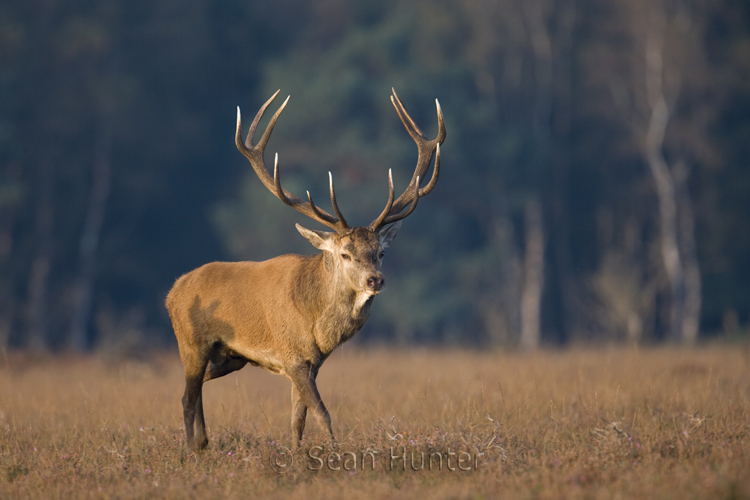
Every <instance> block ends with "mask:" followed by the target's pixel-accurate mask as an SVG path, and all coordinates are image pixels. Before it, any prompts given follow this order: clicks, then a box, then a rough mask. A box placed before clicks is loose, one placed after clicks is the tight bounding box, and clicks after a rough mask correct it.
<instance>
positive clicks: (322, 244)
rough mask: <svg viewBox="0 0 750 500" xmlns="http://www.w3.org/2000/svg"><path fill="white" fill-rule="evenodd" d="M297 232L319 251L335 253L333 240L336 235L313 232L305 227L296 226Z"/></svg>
mask: <svg viewBox="0 0 750 500" xmlns="http://www.w3.org/2000/svg"><path fill="white" fill-rule="evenodd" d="M296 226H297V231H299V234H301V235H302V236H304V237H305V239H306V240H307V241H309V242H310V243H312V245H313V246H314V247H315V248H317V249H319V250H326V251H328V252H332V251H333V240H334V238H335V237H336V233H328V232H325V231H313V230H312V229H305V228H304V227H302V226H300V225H299V224H296Z"/></svg>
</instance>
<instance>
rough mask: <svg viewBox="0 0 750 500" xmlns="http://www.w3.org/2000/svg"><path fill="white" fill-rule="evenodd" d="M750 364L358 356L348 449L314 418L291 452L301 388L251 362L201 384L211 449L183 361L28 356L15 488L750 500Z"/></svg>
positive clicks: (3, 380)
mask: <svg viewBox="0 0 750 500" xmlns="http://www.w3.org/2000/svg"><path fill="white" fill-rule="evenodd" d="M749 368H750V351H748V349H747V347H744V346H743V347H738V346H733V347H726V346H725V347H707V348H703V349H697V350H675V349H672V350H669V349H648V350H632V349H625V348H618V349H612V350H572V351H564V352H542V353H538V354H533V355H523V354H510V353H503V352H484V353H477V352H463V351H458V352H453V351H422V350H406V351H395V350H394V351H366V350H357V349H354V348H353V347H351V346H344V347H343V348H340V349H339V350H338V351H336V352H335V353H334V355H333V356H332V358H331V359H329V360H328V362H327V363H326V365H325V366H324V367H323V369H322V370H321V374H320V377H319V387H320V390H321V394H322V396H323V399H324V401H325V402H326V403H327V405H328V408H329V410H330V411H331V415H332V418H333V423H334V432H335V433H336V435H337V437H338V438H339V440H340V442H341V445H340V447H339V448H337V449H336V451H335V453H332V451H331V450H330V449H329V448H327V447H325V445H324V441H323V435H322V434H320V433H319V432H318V430H317V429H316V428H315V424H314V422H309V426H308V429H307V431H306V439H307V442H306V443H305V444H304V446H303V447H302V448H301V449H300V450H299V451H297V452H295V453H293V454H292V453H291V452H288V451H287V450H286V448H284V445H286V446H289V445H290V441H291V432H290V425H289V420H290V386H289V382H287V381H286V379H285V378H283V377H279V376H273V375H269V374H266V373H265V372H263V371H261V370H260V369H258V368H252V367H250V368H245V369H244V370H242V371H241V372H239V373H237V374H232V375H229V376H227V377H225V378H224V379H220V380H217V381H211V382H209V383H208V384H206V386H204V402H205V406H206V417H207V421H208V427H209V438H210V439H211V443H210V445H209V449H208V450H207V451H205V452H203V453H201V454H199V455H197V456H196V455H194V454H189V453H187V451H186V449H185V444H184V434H183V429H182V428H181V425H182V424H181V404H180V398H181V395H182V388H183V387H182V371H181V370H182V369H181V366H180V363H179V359H178V358H177V356H176V355H172V354H165V355H159V356H154V357H153V358H151V359H149V360H148V361H147V362H143V361H122V360H120V361H117V360H111V359H106V358H102V357H92V358H83V359H57V358H52V359H48V360H39V359H37V360H34V361H29V360H25V359H24V358H23V357H21V356H16V357H13V356H11V357H10V359H8V360H6V361H5V363H4V365H3V366H2V368H0V497H1V498H133V497H135V498H208V497H221V498H243V499H244V498H252V497H257V496H262V497H279V498H286V497H289V498H300V499H302V498H319V497H326V498H343V497H347V498H348V497H354V498H362V497H370V498H392V497H396V498H415V497H423V498H675V499H677V498H679V499H686V498H687V499H690V498H695V499H699V498H706V499H717V498H727V499H729V498H750V437H749V436H748V427H749V426H750V370H749ZM368 451H371V452H373V453H372V454H367V452H368ZM449 453H450V454H449ZM310 455H312V456H313V457H315V458H311V457H310ZM363 455H364V457H363ZM422 456H424V469H421V468H420V464H421V463H422ZM372 457H375V458H374V459H373V458H372ZM394 457H396V458H394ZM404 457H406V460H404ZM430 457H431V458H432V460H430ZM441 457H442V460H443V465H442V470H438V469H439V467H438V465H439V459H440V458H441ZM363 458H364V461H363ZM373 462H374V470H373V466H372V464H373ZM412 464H413V465H412ZM430 465H432V470H430ZM414 468H416V469H418V470H414ZM310 469H319V470H310ZM347 469H348V470H347ZM451 469H454V470H451ZM461 469H468V470H461Z"/></svg>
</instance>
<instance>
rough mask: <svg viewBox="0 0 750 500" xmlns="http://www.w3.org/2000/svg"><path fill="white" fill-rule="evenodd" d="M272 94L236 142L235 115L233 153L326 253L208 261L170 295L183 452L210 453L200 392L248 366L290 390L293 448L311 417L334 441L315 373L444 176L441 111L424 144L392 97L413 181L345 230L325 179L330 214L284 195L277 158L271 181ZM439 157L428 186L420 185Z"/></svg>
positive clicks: (359, 318)
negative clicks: (401, 232)
mask: <svg viewBox="0 0 750 500" xmlns="http://www.w3.org/2000/svg"><path fill="white" fill-rule="evenodd" d="M278 94H279V92H276V93H275V94H274V95H273V96H272V97H271V98H270V99H269V100H268V101H267V102H266V103H265V104H264V105H263V107H261V108H260V111H258V114H257V115H256V116H255V120H253V123H252V125H250V130H249V131H248V133H247V139H246V140H245V142H244V144H243V142H242V132H241V128H242V127H241V119H240V110H239V107H238V108H237V132H236V137H235V140H236V143H237V148H238V149H239V150H240V152H241V153H242V154H243V155H245V157H246V158H247V159H248V160H249V161H250V164H251V165H252V167H253V169H254V170H255V173H256V174H258V177H259V178H260V180H261V181H262V182H263V184H264V185H265V186H266V187H267V188H268V189H269V190H270V191H271V192H272V193H273V194H274V195H275V196H276V197H278V198H279V199H280V200H281V201H283V202H284V203H286V204H287V205H289V206H291V207H292V208H294V209H295V210H298V211H300V212H302V213H303V214H305V215H307V216H308V217H310V218H312V219H314V220H316V221H318V222H320V223H321V224H323V225H325V226H328V227H330V228H331V229H333V230H334V231H335V232H323V231H313V230H310V229H305V228H303V227H302V226H300V225H299V224H298V225H297V230H298V231H299V232H300V233H301V234H302V236H304V237H305V238H306V239H307V240H308V241H310V243H312V245H313V246H314V247H316V248H318V249H320V250H322V251H323V252H322V253H320V254H318V255H315V256H301V255H282V256H280V257H276V258H273V259H270V260H267V261H265V262H213V263H211V264H206V265H204V266H202V267H199V268H198V269H196V270H194V271H192V272H189V273H187V274H185V275H184V276H182V277H181V278H179V279H178V280H177V282H176V283H175V284H174V286H173V287H172V290H171V291H170V292H169V295H168V296H167V301H166V305H167V309H168V310H169V316H170V317H171V319H172V325H173V327H174V333H175V336H176V337H177V343H178V344H179V349H180V358H181V359H182V365H183V367H184V369H185V394H184V396H183V398H182V406H183V413H184V418H185V433H186V434H187V444H188V447H189V448H190V449H191V450H200V449H203V448H205V447H206V445H207V444H208V438H207V437H206V423H205V418H204V416H203V397H202V387H203V383H204V382H206V381H208V380H211V379H215V378H218V377H221V376H223V375H226V374H228V373H231V372H233V371H235V370H239V369H240V368H242V367H243V366H245V364H246V363H250V364H252V365H255V366H260V367H262V368H265V369H266V370H268V371H271V372H273V373H279V374H283V375H285V376H286V377H287V378H288V379H289V380H290V381H291V382H292V432H293V435H294V438H295V441H294V443H295V446H297V445H299V442H300V440H301V439H302V432H303V430H304V428H305V417H306V416H307V411H308V409H309V410H310V411H311V412H312V414H313V415H314V416H315V420H316V421H317V422H318V425H320V427H321V429H322V430H323V431H324V432H327V433H328V435H329V436H330V439H331V441H333V442H335V441H334V436H333V432H332V431H331V418H330V416H329V414H328V410H326V407H325V405H324V404H323V401H321V399H320V394H319V392H318V388H317V386H316V384H315V379H316V377H317V375H318V370H319V369H320V367H321V365H322V364H323V362H324V361H325V359H326V358H327V357H328V356H329V355H330V354H331V352H332V351H333V350H334V349H335V348H336V347H337V346H338V345H339V344H341V343H342V342H345V341H346V340H348V339H350V338H351V337H352V336H353V335H354V334H355V333H357V332H358V331H359V330H360V329H361V328H362V326H363V325H364V324H365V321H367V318H368V316H369V315H370V307H371V305H372V300H373V298H374V297H375V295H377V294H378V293H379V292H380V291H381V290H382V289H383V285H384V284H385V280H384V278H383V274H382V273H381V272H380V266H381V264H382V262H383V254H384V252H383V251H384V249H385V248H387V247H388V246H389V245H390V244H391V242H392V241H393V238H395V237H396V233H397V232H398V229H399V227H400V226H401V220H402V219H403V218H405V217H407V216H408V215H409V214H411V213H412V212H413V211H414V208H415V207H416V206H417V201H418V200H419V198H420V197H421V196H424V195H426V194H427V193H429V192H430V191H431V190H432V188H433V187H434V186H435V183H436V182H437V179H438V173H439V170H440V144H441V143H442V142H443V141H444V140H445V124H444V123H443V114H442V111H441V110H440V104H439V103H438V102H437V100H436V101H435V102H436V105H437V115H438V129H439V130H438V135H437V137H436V138H435V139H434V140H431V141H430V140H427V138H426V137H425V136H424V134H423V133H422V131H421V130H420V129H419V127H417V125H416V124H415V123H414V120H412V118H411V117H410V116H409V114H408V113H407V111H406V108H405V107H404V105H403V104H402V103H401V101H400V100H399V98H398V96H397V95H396V92H395V91H394V92H393V95H392V96H391V102H392V103H393V106H394V107H395V108H396V112H397V113H398V115H399V117H400V118H401V121H402V122H403V124H404V126H405V127H406V130H407V131H408V132H409V135H410V136H411V137H412V138H413V139H414V141H415V142H416V144H417V148H418V151H419V154H418V158H417V167H416V169H415V171H414V175H413V176H412V179H411V182H410V183H409V185H408V186H407V188H406V190H405V191H404V193H403V194H401V196H399V197H398V198H395V199H394V192H393V177H392V175H391V172H390V171H389V173H388V202H387V203H386V206H385V209H384V210H383V212H382V213H381V214H380V215H379V216H378V217H377V219H375V220H374V221H373V222H372V223H371V224H370V225H369V226H366V227H354V228H352V227H349V225H348V224H347V223H346V220H345V219H344V216H343V215H342V214H341V211H340V210H339V207H338V205H337V203H336V195H335V193H334V191H333V179H332V177H331V175H330V173H329V181H330V195H331V206H332V207H333V212H334V213H335V215H331V214H329V213H328V212H325V211H324V210H322V209H320V208H319V207H317V206H316V205H315V203H313V200H312V198H311V197H310V193H309V192H308V193H307V199H308V200H309V201H303V200H301V199H299V198H297V197H296V196H294V195H293V194H291V193H290V192H288V191H287V190H286V189H284V188H282V187H281V181H280V179H279V156H278V154H277V155H276V161H275V162H274V170H273V178H272V177H271V176H270V175H269V172H268V169H267V168H266V165H265V162H264V160H263V150H264V149H265V147H266V144H267V143H268V139H269V137H270V136H271V132H272V131H273V128H274V125H275V124H276V120H277V119H278V118H279V115H281V112H282V111H283V110H284V107H285V106H286V105H287V103H288V102H289V98H287V100H286V101H284V104H282V105H281V107H280V108H279V110H278V111H276V113H275V114H274V115H273V118H271V121H270V122H269V124H268V126H267V127H266V130H265V132H263V136H262V137H261V138H260V141H259V142H258V144H257V145H255V146H253V136H254V133H255V129H256V128H257V126H258V122H259V121H260V119H261V117H262V116H263V113H264V112H265V111H266V108H267V107H268V106H269V105H270V104H271V102H273V100H274V99H275V98H276V96H277V95H278ZM433 156H434V157H435V166H434V168H433V173H432V178H431V179H430V182H429V183H428V184H427V185H425V186H424V187H420V180H421V179H424V175H425V173H426V172H427V169H428V168H429V166H430V164H431V163H432V158H433Z"/></svg>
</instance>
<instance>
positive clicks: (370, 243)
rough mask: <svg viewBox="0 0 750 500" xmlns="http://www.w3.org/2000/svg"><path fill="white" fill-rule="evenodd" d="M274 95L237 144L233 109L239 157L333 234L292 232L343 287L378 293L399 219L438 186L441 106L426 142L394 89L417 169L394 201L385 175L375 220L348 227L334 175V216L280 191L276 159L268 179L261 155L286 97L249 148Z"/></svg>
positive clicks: (442, 130) (239, 129) (278, 193)
mask: <svg viewBox="0 0 750 500" xmlns="http://www.w3.org/2000/svg"><path fill="white" fill-rule="evenodd" d="M278 94H279V91H277V92H276V93H275V94H274V95H273V96H271V98H270V99H269V100H268V101H266V103H265V104H264V105H263V106H262V107H261V108H260V110H259V111H258V114H257V115H256V116H255V119H254V120H253V123H252V124H251V125H250V130H249V131H248V133H247V138H246V139H245V141H244V143H243V141H242V120H241V117H240V109H239V107H238V108H237V132H236V135H235V142H236V144H237V148H238V149H239V150H240V152H241V153H242V154H243V155H245V157H246V158H247V159H248V160H249V161H250V164H251V165H252V167H253V170H255V173H256V174H257V175H258V177H259V178H260V180H261V181H262V182H263V184H264V185H265V186H266V188H268V189H269V190H270V191H271V192H272V193H273V194H274V195H275V196H276V197H278V198H279V199H280V200H281V201H282V202H284V203H285V204H287V205H289V206H291V207H292V208H294V209H295V210H297V211H299V212H301V213H303V214H305V215H307V216H308V217H310V218H312V219H314V220H316V221H318V222H320V223H321V224H324V225H326V226H328V227H330V228H331V229H333V230H334V232H325V231H313V230H310V229H305V228H304V227H302V226H300V225H299V224H297V230H299V232H300V233H301V234H302V236H304V237H305V238H307V240H308V241H310V243H312V244H313V246H314V247H316V248H318V249H320V250H323V251H324V252H327V255H326V262H329V263H330V265H332V266H334V268H335V269H336V270H337V271H339V272H340V273H339V274H340V275H343V276H344V277H345V279H346V280H347V282H348V285H349V286H350V287H351V288H352V289H353V290H357V291H361V292H364V293H366V294H369V295H375V294H377V293H378V292H380V290H381V289H382V288H383V285H384V284H385V280H384V279H383V274H382V273H381V272H380V266H381V264H382V262H383V255H384V251H385V249H386V248H388V246H390V244H391V242H392V241H393V239H394V238H395V237H396V233H397V232H398V229H399V228H400V227H401V220H402V219H404V218H406V217H407V216H409V215H410V214H411V213H412V212H413V211H414V209H415V208H416V207H417V202H418V201H419V198H420V197H422V196H424V195H426V194H427V193H429V192H430V191H432V188H433V187H435V184H436V183H437V179H438V175H439V173H440V144H442V143H443V141H444V140H445V135H446V134H445V124H444V122H443V112H442V111H441V109H440V103H439V102H438V101H437V99H436V100H435V105H436V107H437V116H438V135H437V137H436V138H435V139H433V140H428V139H427V138H426V137H425V135H424V134H423V133H422V131H421V130H420V129H419V127H417V125H416V124H415V123H414V120H412V118H411V116H409V113H408V112H407V111H406V108H405V107H404V105H403V104H402V103H401V100H400V99H399V98H398V96H397V95H396V91H395V90H393V95H392V96H391V102H392V103H393V106H394V107H395V108H396V112H397V113H398V116H399V117H400V118H401V122H402V123H403V124H404V127H406V130H407V132H409V135H410V136H411V137H412V139H414V142H415V143H416V144H417V149H418V153H419V154H418V157H417V166H416V168H415V169H414V174H413V175H412V178H411V181H410V182H409V185H408V186H407V187H406V189H405V190H404V192H403V193H402V194H401V196H399V197H398V198H396V197H395V194H394V188H393V175H392V173H391V171H390V170H389V171H388V201H387V203H386V206H385V208H384V209H383V211H382V212H381V213H380V215H379V216H378V217H377V218H376V219H375V220H374V221H372V222H371V223H370V224H369V225H368V226H364V227H354V228H351V227H349V225H348V224H347V222H346V219H344V216H343V215H342V214H341V211H340V210H339V206H338V204H337V203H336V193H335V191H334V188H333V176H332V175H331V173H330V172H329V173H328V179H329V190H330V196H331V207H332V208H333V212H334V214H335V215H331V214H329V213H328V212H326V211H325V210H322V209H320V208H318V207H317V206H316V205H315V203H314V202H313V200H312V197H311V196H310V192H309V191H308V192H307V199H308V201H303V200H301V199H299V198H297V197H296V196H295V195H293V194H292V193H290V192H289V191H287V190H286V189H284V188H282V187H281V179H280V177H279V155H278V153H277V154H276V157H275V161H274V168H273V178H272V177H271V176H270V174H269V172H268V168H267V167H266V164H265V160H264V158H263V151H264V149H265V147H266V144H268V139H269V138H270V137H271V132H272V131H273V128H274V126H275V125H276V120H277V119H278V118H279V116H280V115H281V112H282V111H283V110H284V108H285V107H286V105H287V103H288V102H289V98H288V97H287V99H286V100H285V101H284V103H283V104H282V105H281V107H280V108H279V109H278V111H276V113H274V115H273V117H272V118H271V121H270V122H269V123H268V126H266V130H265V131H264V132H263V135H262V136H261V138H260V140H259V141H258V144H257V145H253V136H254V135H255V129H256V128H257V127H258V123H259V122H260V120H261V118H262V117H263V114H264V113H265V111H266V108H267V107H268V106H269V105H270V104H271V103H272V102H273V100H274V99H275V98H276V96H277V95H278ZM433 157H434V158H435V166H434V168H433V171H432V177H431V178H430V181H429V182H428V183H427V184H426V185H425V186H424V187H420V181H421V180H422V179H424V178H425V173H426V172H427V169H428V168H429V166H430V164H431V163H432V159H433Z"/></svg>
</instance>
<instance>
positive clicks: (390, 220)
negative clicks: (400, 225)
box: [383, 176, 419, 226]
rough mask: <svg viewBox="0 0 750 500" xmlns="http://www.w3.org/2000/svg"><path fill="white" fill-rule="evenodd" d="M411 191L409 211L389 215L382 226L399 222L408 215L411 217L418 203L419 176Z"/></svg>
mask: <svg viewBox="0 0 750 500" xmlns="http://www.w3.org/2000/svg"><path fill="white" fill-rule="evenodd" d="M413 191H414V192H413V193H412V197H413V198H412V199H413V201H412V202H411V206H410V207H409V210H407V211H406V212H404V213H395V214H392V215H389V216H388V217H386V218H385V220H384V221H383V226H386V225H388V224H392V223H394V222H396V221H400V220H401V219H405V218H407V217H408V216H409V215H411V213H412V212H413V211H414V209H415V208H417V202H418V201H419V176H417V182H416V183H415V184H414V188H413Z"/></svg>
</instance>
